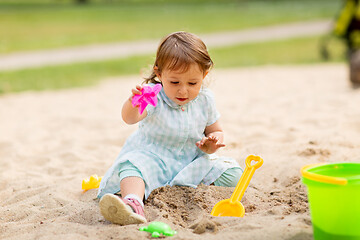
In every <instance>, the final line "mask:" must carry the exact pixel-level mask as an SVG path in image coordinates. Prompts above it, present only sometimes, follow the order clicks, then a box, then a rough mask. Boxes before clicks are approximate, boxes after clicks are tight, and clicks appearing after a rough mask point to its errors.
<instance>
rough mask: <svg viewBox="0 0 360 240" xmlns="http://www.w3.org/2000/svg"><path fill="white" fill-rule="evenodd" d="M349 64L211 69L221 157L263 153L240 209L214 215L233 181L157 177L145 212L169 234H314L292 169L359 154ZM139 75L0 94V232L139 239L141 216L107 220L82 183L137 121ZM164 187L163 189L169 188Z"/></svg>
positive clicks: (104, 165)
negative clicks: (177, 183)
mask: <svg viewBox="0 0 360 240" xmlns="http://www.w3.org/2000/svg"><path fill="white" fill-rule="evenodd" d="M347 74H348V70H347V66H346V64H315V65H301V66H271V65H269V66H262V67H249V68H234V69H227V70H220V69H218V70H214V72H213V73H212V75H211V76H210V78H211V84H210V88H211V89H212V90H213V91H214V93H215V97H216V100H217V105H218V109H219V111H220V113H221V115H222V117H221V123H222V125H223V127H224V131H225V143H226V147H225V148H224V149H222V150H221V154H222V155H226V156H231V157H234V158H235V159H236V160H237V161H238V162H239V163H240V165H241V166H242V167H244V161H245V158H246V157H247V156H248V155H250V154H254V155H259V156H261V157H262V158H263V159H264V164H263V166H262V167H261V168H260V169H258V170H257V171H256V173H255V174H254V176H253V179H252V180H251V183H250V185H249V187H248V189H247V190H246V192H245V195H244V198H243V200H242V203H243V205H244V207H245V211H246V213H245V216H244V217H243V218H229V217H212V216H211V215H210V211H211V209H212V207H213V206H214V205H215V203H217V202H218V201H220V200H222V199H225V198H229V197H230V195H231V193H232V191H233V188H222V187H215V186H205V185H200V186H199V187H198V188H197V189H196V190H195V189H193V188H188V187H172V188H170V187H162V188H159V189H156V190H155V191H154V192H153V193H152V194H151V195H150V197H149V199H148V201H146V202H145V212H146V217H147V219H148V221H163V222H165V223H167V224H169V225H170V226H171V228H172V229H173V230H176V231H177V234H176V235H175V236H173V237H168V238H170V239H203V240H205V239H206V240H208V239H219V238H223V239H239V238H240V237H241V239H249V240H250V239H252V240H254V239H287V240H300V239H301V240H306V239H309V240H310V239H312V226H311V218H310V213H309V209H308V203H307V194H306V188H305V186H304V184H303V183H302V182H301V175H300V168H301V167H302V166H303V165H306V164H310V163H320V162H346V161H348V162H358V161H359V158H358V156H359V155H360V150H359V149H360V148H359V145H360V141H359V138H358V135H359V131H360V127H359V121H360V110H359V108H358V102H359V101H360V94H359V89H353V88H352V87H351V85H350V83H349V81H348V80H347V79H348V75H347ZM139 81H141V80H140V77H139V76H138V75H135V76H134V75H131V76H125V77H121V78H111V79H105V80H104V81H102V82H101V83H100V84H99V85H96V86H91V87H86V88H74V89H68V90H58V91H43V92H40V93H39V92H31V91H29V92H24V93H16V94H7V95H4V96H1V97H0V115H1V118H0V132H1V133H2V134H1V135H0V163H1V164H0V173H1V178H0V202H1V205H0V211H1V212H2V214H1V216H0V238H1V239H8V240H10V239H21V238H23V239H146V238H149V233H147V232H140V231H139V230H138V229H139V227H141V226H145V225H128V226H119V225H114V224H111V223H109V222H107V221H105V220H104V218H103V217H102V216H101V214H100V212H99V208H98V200H97V199H96V190H89V191H87V192H85V193H83V192H82V190H81V181H82V179H84V178H87V177H89V176H90V175H92V174H98V175H99V176H101V175H103V174H104V173H105V171H106V169H108V167H109V166H110V165H111V164H112V163H113V161H114V159H115V158H116V156H117V154H118V153H119V151H120V149H121V147H122V145H123V144H124V141H125V140H126V138H127V137H128V136H129V135H130V134H131V133H132V132H133V131H134V130H135V129H136V127H137V126H133V125H132V126H129V125H126V124H125V123H123V122H122V120H121V116H120V109H121V104H122V102H123V101H124V100H125V99H126V98H128V95H129V93H128V89H131V87H132V86H134V85H135V84H137V83H139ZM170 190H171V191H170Z"/></svg>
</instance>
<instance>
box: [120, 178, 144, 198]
mask: <svg viewBox="0 0 360 240" xmlns="http://www.w3.org/2000/svg"><path fill="white" fill-rule="evenodd" d="M120 189H121V196H122V197H126V196H128V195H129V194H135V195H136V196H138V197H139V199H141V201H142V199H143V198H144V194H145V183H144V180H143V179H142V178H139V177H126V178H124V179H123V180H121V182H120Z"/></svg>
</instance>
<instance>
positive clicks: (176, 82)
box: [170, 81, 179, 84]
mask: <svg viewBox="0 0 360 240" xmlns="http://www.w3.org/2000/svg"><path fill="white" fill-rule="evenodd" d="M170 83H171V84H178V83H179V82H175V81H173V82H170Z"/></svg>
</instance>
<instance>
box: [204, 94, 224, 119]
mask: <svg viewBox="0 0 360 240" xmlns="http://www.w3.org/2000/svg"><path fill="white" fill-rule="evenodd" d="M204 93H205V94H206V99H207V107H208V121H207V124H206V126H210V125H212V124H214V123H215V122H216V121H217V120H218V119H219V118H220V113H219V112H218V110H217V109H216V104H215V96H214V94H213V92H212V91H211V90H210V89H205V90H204Z"/></svg>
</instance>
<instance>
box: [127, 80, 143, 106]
mask: <svg viewBox="0 0 360 240" xmlns="http://www.w3.org/2000/svg"><path fill="white" fill-rule="evenodd" d="M141 90H142V86H140V85H136V88H133V89H131V93H132V94H131V96H130V97H129V101H130V102H131V103H132V99H133V97H134V96H135V95H141V94H142V92H141ZM135 107H139V105H136V106H135Z"/></svg>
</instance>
